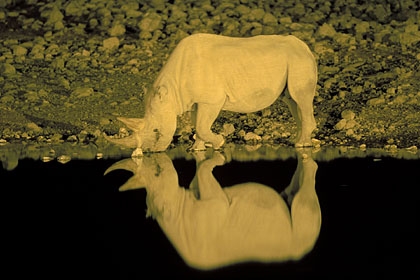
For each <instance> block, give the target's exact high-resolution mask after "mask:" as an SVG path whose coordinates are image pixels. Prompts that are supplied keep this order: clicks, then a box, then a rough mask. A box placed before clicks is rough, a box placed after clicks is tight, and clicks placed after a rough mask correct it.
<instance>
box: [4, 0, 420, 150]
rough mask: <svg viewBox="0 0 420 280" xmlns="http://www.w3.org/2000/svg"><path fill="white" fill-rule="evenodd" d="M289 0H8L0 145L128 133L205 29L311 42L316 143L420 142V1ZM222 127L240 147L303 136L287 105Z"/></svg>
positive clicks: (230, 116)
mask: <svg viewBox="0 0 420 280" xmlns="http://www.w3.org/2000/svg"><path fill="white" fill-rule="evenodd" d="M277 2H280V3H277ZM285 2H287V3H283V1H251V0H237V1H209V0H203V1H162V0H152V1H105V0H96V1H84V0H78V1H36V0H26V1H11V0H6V1H1V2H0V38H1V39H0V75H1V76H0V141H2V143H12V142H22V141H26V142H31V141H32V142H38V143H42V142H60V141H65V142H75V141H76V142H79V143H100V142H101V141H103V138H102V137H101V134H102V133H103V132H106V133H108V134H119V136H124V135H127V134H128V133H129V132H127V130H126V129H125V128H124V127H123V126H122V124H121V123H119V122H118V121H116V117H117V116H129V117H140V116H142V115H143V113H144V89H145V88H146V87H147V86H148V85H149V84H150V83H152V82H153V80H154V78H155V77H156V75H157V73H158V71H159V70H160V68H161V67H162V65H163V64H164V63H165V61H166V59H167V57H168V55H169V54H170V52H171V50H172V49H173V48H174V47H175V46H176V44H177V43H178V42H179V41H180V40H181V39H182V38H184V37H185V36H188V35H189V34H193V33H197V32H205V33H214V34H222V35H227V36H240V37H248V36H255V35H260V34H293V35H295V36H297V37H299V38H300V39H302V40H304V41H305V42H307V43H308V45H309V46H310V48H311V50H312V51H313V53H314V54H315V56H316V58H317V61H318V67H319V77H318V78H319V81H318V88H317V94H316V97H315V100H314V105H315V118H316V120H317V123H318V129H317V130H316V131H315V132H314V137H315V138H316V139H318V141H316V142H315V144H316V145H353V146H362V147H363V145H365V146H367V147H385V148H386V149H389V150H392V149H397V148H410V149H414V148H413V147H420V121H419V119H420V90H419V89H420V82H419V80H420V79H419V78H420V70H419V69H420V48H419V47H420V31H419V22H420V4H419V2H418V1H376V2H377V3H373V2H372V1H355V0H353V1H314V0H313V1H311V0H301V1H299V0H296V1H285ZM318 2H322V3H318ZM179 123H180V125H179V129H178V131H177V133H176V135H175V139H174V140H175V141H174V143H175V145H178V144H188V143H190V142H191V141H192V135H193V133H194V131H193V129H192V128H191V125H190V124H189V122H188V116H183V117H181V118H180V122H179ZM213 129H214V130H215V131H218V132H222V133H223V134H224V135H225V136H226V137H227V140H228V142H233V143H249V144H258V143H268V144H286V145H290V144H291V143H292V141H293V137H294V135H295V123H294V121H293V120H292V119H291V115H290V113H289V112H288V110H287V108H286V106H285V105H284V104H282V103H281V102H276V103H275V104H273V105H272V106H271V107H269V108H267V109H265V110H263V111H262V112H256V113H253V114H247V115H246V114H236V113H232V112H222V113H221V114H220V116H219V118H218V119H217V121H216V123H215V124H214V126H213Z"/></svg>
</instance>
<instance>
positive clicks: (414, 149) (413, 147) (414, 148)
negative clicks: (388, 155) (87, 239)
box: [406, 146, 417, 152]
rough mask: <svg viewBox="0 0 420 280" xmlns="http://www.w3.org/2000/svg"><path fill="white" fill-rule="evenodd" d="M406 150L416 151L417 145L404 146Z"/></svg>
mask: <svg viewBox="0 0 420 280" xmlns="http://www.w3.org/2000/svg"><path fill="white" fill-rule="evenodd" d="M406 150H408V151H412V152H417V146H411V147H408V148H406Z"/></svg>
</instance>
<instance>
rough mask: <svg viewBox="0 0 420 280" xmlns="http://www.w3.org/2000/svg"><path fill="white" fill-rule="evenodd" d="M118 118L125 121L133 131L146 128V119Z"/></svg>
mask: <svg viewBox="0 0 420 280" xmlns="http://www.w3.org/2000/svg"><path fill="white" fill-rule="evenodd" d="M117 120H119V121H122V122H123V123H125V125H126V126H127V127H128V128H129V129H131V130H133V131H139V130H142V129H144V125H145V122H144V119H140V118H124V117H119V118H117Z"/></svg>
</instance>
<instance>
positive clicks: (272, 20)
mask: <svg viewBox="0 0 420 280" xmlns="http://www.w3.org/2000/svg"><path fill="white" fill-rule="evenodd" d="M263 24H264V25H270V26H276V25H277V18H276V17H275V16H273V15H272V14H271V13H265V15H264V17H263Z"/></svg>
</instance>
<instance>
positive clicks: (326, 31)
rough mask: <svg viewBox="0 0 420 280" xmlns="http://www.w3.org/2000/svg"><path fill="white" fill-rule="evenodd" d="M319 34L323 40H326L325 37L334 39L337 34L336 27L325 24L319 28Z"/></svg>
mask: <svg viewBox="0 0 420 280" xmlns="http://www.w3.org/2000/svg"><path fill="white" fill-rule="evenodd" d="M317 33H318V36H320V37H322V38H325V37H329V38H333V37H334V35H335V34H336V31H335V29H334V27H332V25H330V24H328V23H324V24H323V25H321V26H320V27H319V28H318V31H317Z"/></svg>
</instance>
